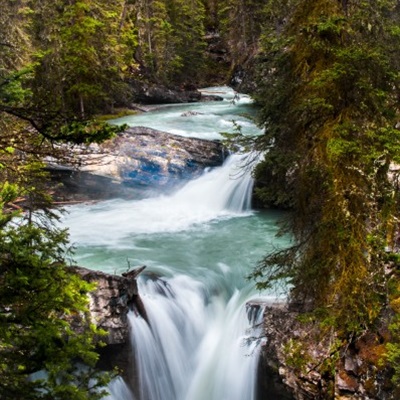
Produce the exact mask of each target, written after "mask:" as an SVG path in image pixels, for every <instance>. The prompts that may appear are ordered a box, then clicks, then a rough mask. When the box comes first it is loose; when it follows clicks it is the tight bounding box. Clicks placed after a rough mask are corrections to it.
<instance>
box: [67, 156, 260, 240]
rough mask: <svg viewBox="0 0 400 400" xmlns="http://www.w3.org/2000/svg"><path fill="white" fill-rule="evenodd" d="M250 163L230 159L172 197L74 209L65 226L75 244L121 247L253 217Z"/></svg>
mask: <svg viewBox="0 0 400 400" xmlns="http://www.w3.org/2000/svg"><path fill="white" fill-rule="evenodd" d="M247 160H249V155H232V156H230V157H228V159H227V160H226V161H225V163H224V165H223V166H222V167H219V168H215V169H213V170H211V171H209V172H205V173H204V174H203V175H202V176H201V177H200V178H198V179H196V180H193V181H190V182H189V183H187V184H186V185H185V186H184V187H182V188H181V189H180V190H178V191H177V192H176V193H175V194H173V195H170V196H160V197H156V198H148V199H144V200H134V201H123V200H113V201H107V202H101V203H97V204H92V205H87V206H86V207H83V206H82V205H79V206H72V207H70V208H68V209H67V210H68V211H69V214H67V215H65V216H64V219H63V224H64V225H65V226H67V227H69V229H70V235H71V239H72V241H73V242H75V243H79V244H84V245H107V246H117V245H118V243H119V242H120V241H121V240H122V239H123V238H126V237H128V236H129V235H131V234H143V233H144V234H152V233H160V232H179V231H183V230H187V229H191V228H193V227H194V226H197V225H199V224H205V223H208V222H211V221H213V220H218V219H221V218H231V217H237V216H245V215H249V213H250V212H251V211H250V206H251V192H252V187H253V178H252V176H251V169H250V167H249V168H243V165H244V164H245V163H246V162H247Z"/></svg>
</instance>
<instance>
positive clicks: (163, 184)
mask: <svg viewBox="0 0 400 400" xmlns="http://www.w3.org/2000/svg"><path fill="white" fill-rule="evenodd" d="M91 149H92V151H91V152H90V153H89V154H87V155H82V156H81V160H82V162H81V163H82V165H83V167H81V170H82V171H86V172H91V173H92V174H96V175H100V176H105V177H108V178H110V179H113V180H116V181H119V182H121V183H123V184H125V185H129V186H152V187H159V188H170V187H173V186H175V185H177V184H181V183H182V181H185V180H189V179H193V178H195V177H197V176H199V175H200V174H201V173H202V172H203V171H204V169H205V168H206V167H213V166H217V165H221V164H222V162H223V147H222V145H221V143H219V142H214V141H209V140H202V139H195V138H186V137H181V136H177V135H172V134H169V133H166V132H161V131H158V130H154V129H150V128H145V127H132V128H129V129H127V130H126V131H125V132H123V133H122V134H120V135H118V136H117V137H115V138H113V139H112V140H109V141H107V142H105V143H103V144H101V145H96V146H92V148H91Z"/></svg>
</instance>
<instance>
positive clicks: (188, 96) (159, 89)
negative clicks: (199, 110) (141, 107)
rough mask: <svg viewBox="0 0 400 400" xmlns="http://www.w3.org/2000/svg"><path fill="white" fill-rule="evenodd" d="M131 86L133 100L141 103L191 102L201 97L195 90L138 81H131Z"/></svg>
mask: <svg viewBox="0 0 400 400" xmlns="http://www.w3.org/2000/svg"><path fill="white" fill-rule="evenodd" d="M131 86H132V89H133V97H134V101H135V102H137V103H142V104H174V103H193V102H197V101H200V99H201V93H200V92H198V91H197V90H179V89H177V90H175V89H170V88H167V87H165V86H162V85H154V84H148V83H145V82H139V81H132V82H131Z"/></svg>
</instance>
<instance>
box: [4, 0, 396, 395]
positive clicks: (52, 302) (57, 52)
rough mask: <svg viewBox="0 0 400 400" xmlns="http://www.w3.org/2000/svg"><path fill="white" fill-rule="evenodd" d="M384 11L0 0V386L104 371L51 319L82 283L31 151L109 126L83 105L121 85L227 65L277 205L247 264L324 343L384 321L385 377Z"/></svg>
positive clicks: (83, 388) (70, 306)
mask: <svg viewBox="0 0 400 400" xmlns="http://www.w3.org/2000/svg"><path fill="white" fill-rule="evenodd" d="M399 27H400V9H399V6H398V4H397V2H396V1H392V0H382V1H371V2H365V1H360V0H341V1H338V0H316V1H313V2H309V1H306V0H282V1H269V0H268V1H262V0H246V1H244V0H208V1H207V0H190V1H184V0H107V1H106V0H53V1H49V0H3V1H2V5H1V12H0V177H1V186H0V204H1V208H0V236H1V241H0V247H1V250H0V257H1V261H0V263H1V264H0V356H1V362H0V398H23V399H39V398H40V399H45V398H49V399H71V398H73V399H86V398H93V399H95V398H101V396H102V392H101V391H99V390H97V387H101V386H102V385H104V383H105V382H107V380H108V379H110V376H109V375H103V374H102V375H100V374H99V373H98V372H96V371H95V369H94V368H92V367H94V366H95V364H96V360H97V354H96V351H95V350H96V349H95V347H96V346H95V344H94V339H95V337H98V336H101V332H98V331H97V330H96V328H95V327H94V326H92V324H91V323H90V321H85V322H82V323H81V325H82V326H86V329H84V331H83V332H82V333H80V334H79V335H77V334H76V333H74V334H72V331H71V328H70V325H69V324H68V323H66V322H65V321H66V318H67V319H68V318H69V319H74V318H81V319H85V316H84V315H85V312H84V311H85V310H86V308H87V302H86V293H87V292H88V291H89V290H91V287H90V285H87V284H85V283H84V282H82V281H81V280H80V279H78V278H77V277H76V276H75V275H74V274H72V273H71V272H70V271H69V269H68V268H67V264H68V263H67V261H66V259H67V258H68V252H67V250H66V249H68V236H67V232H65V231H63V230H59V229H57V228H56V227H55V226H54V225H53V224H52V221H53V220H54V219H55V218H57V216H56V215H55V214H54V213H53V212H52V208H51V201H52V200H51V197H50V196H49V194H48V191H47V189H46V179H47V177H46V173H45V172H44V169H43V167H44V163H43V160H44V159H45V157H47V156H51V157H55V158H62V157H66V156H67V154H66V152H65V147H63V146H59V145H60V144H61V143H63V144H89V143H92V142H100V141H102V140H104V139H107V138H109V137H111V136H112V135H114V134H115V133H117V132H118V130H119V129H120V128H117V127H112V126H110V125H107V124H106V123H104V122H101V119H99V118H98V116H99V115H102V114H106V113H113V112H115V110H117V109H119V108H121V107H124V108H127V107H129V105H130V104H131V103H132V102H133V101H134V99H135V90H136V89H135V88H137V87H138V85H141V84H148V85H162V86H165V87H169V88H175V89H177V90H184V89H188V88H196V87H200V86H207V85H210V84H218V83H229V82H230V80H231V79H232V78H233V77H236V78H237V77H238V76H239V77H240V81H243V86H242V88H243V90H244V89H246V90H248V91H250V92H251V93H250V94H251V95H252V96H253V97H254V98H255V100H256V102H257V103H258V105H259V106H260V109H261V112H260V116H259V123H260V125H261V126H262V127H263V128H264V132H265V133H264V135H262V136H260V137H258V138H256V139H255V140H254V142H253V143H252V146H253V147H254V149H255V150H257V151H260V152H263V154H265V156H264V159H263V161H262V162H261V163H260V164H259V166H258V167H257V169H256V171H255V177H256V179H257V182H258V189H257V195H258V197H259V198H260V199H261V201H263V202H264V204H265V205H266V206H267V207H278V208H284V209H287V210H289V211H290V212H289V214H288V215H289V217H288V218H287V220H286V221H285V223H284V225H283V227H282V231H283V232H285V233H289V234H291V235H292V236H293V237H294V244H293V246H292V247H290V248H288V249H285V250H283V251H280V252H277V253H273V254H268V255H266V258H265V259H264V260H263V261H261V262H260V264H259V265H258V266H257V267H256V268H255V270H254V273H253V275H252V277H253V278H255V279H256V280H257V285H258V286H259V288H261V289H262V288H265V287H267V286H268V285H270V284H271V283H273V282H275V281H276V280H279V281H282V280H284V281H285V282H287V284H288V285H289V287H291V291H290V296H289V297H290V298H289V300H290V301H291V302H292V303H296V304H300V305H301V307H300V308H301V309H302V312H304V315H305V317H306V318H309V319H312V320H314V321H316V323H318V324H319V326H320V328H321V329H320V330H321V335H324V334H325V333H326V332H327V331H330V330H332V329H333V330H335V332H337V338H338V341H337V342H335V344H334V346H340V347H345V346H347V345H350V344H351V343H352V342H353V341H355V340H356V339H357V338H358V337H360V336H361V335H363V333H365V332H366V331H368V330H377V329H378V328H379V327H381V326H382V324H384V325H386V326H388V325H389V324H390V335H388V337H387V338H386V339H385V341H386V342H387V343H386V342H385V350H384V351H383V352H382V363H385V360H386V362H387V361H389V362H390V364H391V366H392V367H393V374H394V377H395V378H396V379H397V378H399V376H400V344H399V343H400V320H398V315H399V312H400V309H399V301H400V284H399V282H400V280H399V272H398V270H397V269H398V265H399V256H398V247H399V243H398V240H399V225H398V214H399V196H398V170H397V169H396V168H395V167H394V166H395V165H398V164H399V163H400V131H399V111H398V110H399V107H398V104H399V95H400V77H399V67H400V62H399V60H400V59H399V56H398V54H399V50H400V40H399V39H400V37H399V36H400V29H399ZM239 89H240V88H239ZM21 198H22V199H23V211H24V213H23V214H22V212H21V209H20V208H21V207H19V206H17V205H15V202H16V200H17V199H21ZM15 221H17V223H16V222H15ZM243 251H246V249H243ZM66 316H67V317H66ZM332 351H333V352H334V351H335V349H332ZM77 359H80V360H82V361H83V362H84V363H85V364H86V365H88V366H89V367H88V368H87V369H83V370H82V369H79V370H78V369H75V365H76V363H75V360H77ZM43 369H44V370H46V371H47V372H48V378H47V379H46V380H35V381H32V380H28V379H27V377H28V376H29V375H30V374H32V373H34V372H37V371H39V370H43ZM92 378H96V380H95V382H97V383H96V384H95V385H94V386H95V387H93V388H92V389H91V390H88V387H89V385H90V384H93V379H92Z"/></svg>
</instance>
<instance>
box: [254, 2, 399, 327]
mask: <svg viewBox="0 0 400 400" xmlns="http://www.w3.org/2000/svg"><path fill="white" fill-rule="evenodd" d="M277 3H278V4H274V2H269V4H268V5H267V7H266V11H267V12H268V14H267V15H268V17H269V22H270V23H269V27H270V29H269V30H265V32H264V41H263V46H264V52H263V54H262V55H261V57H260V60H261V62H260V66H261V75H260V81H259V84H260V90H259V93H258V96H257V98H258V101H259V102H260V104H261V105H262V106H263V112H262V119H263V123H264V127H265V135H264V136H263V137H262V138H261V139H260V140H259V148H260V149H262V150H264V151H266V154H265V160H264V162H263V163H262V164H261V165H260V166H259V167H258V171H257V177H258V178H259V179H260V180H263V181H264V182H265V189H263V190H262V191H261V192H260V196H261V197H262V198H263V199H264V200H265V201H266V203H268V204H270V205H278V206H282V205H283V206H289V207H290V208H292V213H291V217H290V220H289V222H288V223H289V225H288V226H287V230H288V231H289V232H291V233H292V234H293V236H294V240H295V244H294V245H293V246H292V247H291V248H289V249H287V250H284V251H281V252H278V253H275V254H272V255H269V256H267V257H266V259H265V260H264V262H263V263H261V264H260V266H259V268H258V269H256V270H255V272H254V274H253V276H255V277H256V278H258V279H259V280H260V282H259V287H265V286H266V285H268V284H271V282H272V281H274V280H276V279H286V281H287V282H288V284H290V285H292V288H293V289H292V291H291V295H292V299H294V300H298V301H301V302H302V304H303V305H306V306H307V307H309V308H310V309H313V310H317V311H319V312H320V313H321V314H319V315H320V317H322V318H325V319H326V321H330V323H331V324H332V323H333V324H334V325H335V326H336V327H337V328H338V329H339V330H340V331H341V332H342V333H343V335H346V334H350V333H354V332H355V333H359V332H360V331H362V330H363V329H365V328H366V327H368V326H371V324H372V323H373V322H374V321H375V320H376V317H377V315H378V314H379V312H380V311H381V308H382V306H383V305H384V303H385V298H386V297H385V296H386V275H385V262H386V261H387V256H386V253H385V248H386V249H387V248H392V247H393V246H394V239H395V236H396V234H397V229H398V227H397V224H396V217H395V216H396V214H397V211H398V210H397V207H398V198H397V192H396V191H395V190H394V186H393V185H394V184H395V182H396V180H395V177H394V176H390V174H389V168H390V165H391V163H392V162H397V163H398V162H399V161H400V159H399V155H400V152H399V149H400V147H399V145H400V132H399V130H398V129H397V120H398V105H397V103H398V95H399V83H400V82H399V74H398V61H397V54H398V50H399V29H398V26H399V10H398V6H397V2H395V1H391V0H387V1H386V0H385V1H380V2H361V1H340V2H339V1H336V0H318V1H313V2H309V1H305V0H297V1H296V0H294V1H284V2H277ZM280 3H282V6H283V7H282V11H283V13H279V12H278V9H277V5H278V6H279V5H280ZM285 14H286V15H285ZM285 20H286V21H285Z"/></svg>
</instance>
